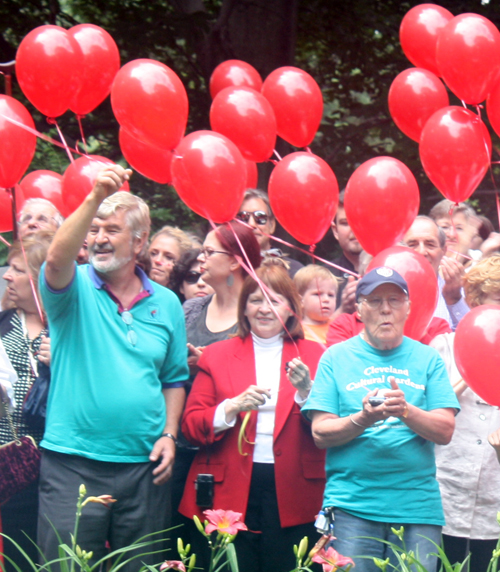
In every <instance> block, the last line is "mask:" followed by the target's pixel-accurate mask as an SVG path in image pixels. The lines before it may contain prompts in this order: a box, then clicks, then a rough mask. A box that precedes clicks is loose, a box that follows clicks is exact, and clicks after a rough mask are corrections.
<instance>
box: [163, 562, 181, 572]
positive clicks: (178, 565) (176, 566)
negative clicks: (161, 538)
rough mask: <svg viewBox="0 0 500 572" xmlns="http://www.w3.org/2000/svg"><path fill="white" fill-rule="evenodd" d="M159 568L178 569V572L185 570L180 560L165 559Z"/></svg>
mask: <svg viewBox="0 0 500 572" xmlns="http://www.w3.org/2000/svg"><path fill="white" fill-rule="evenodd" d="M161 570H178V571H179V572H186V567H185V566H184V564H183V563H182V562H181V561H180V560H165V562H164V563H163V564H162V565H161V566H160V571H161Z"/></svg>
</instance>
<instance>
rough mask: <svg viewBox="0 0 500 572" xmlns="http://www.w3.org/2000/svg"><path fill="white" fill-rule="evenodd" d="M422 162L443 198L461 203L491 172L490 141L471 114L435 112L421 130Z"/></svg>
mask: <svg viewBox="0 0 500 572" xmlns="http://www.w3.org/2000/svg"><path fill="white" fill-rule="evenodd" d="M420 160H421V161H422V166H423V168H424V171H425V172H426V173H427V176H428V177H429V179H430V180H431V181H432V182H433V183H434V185H436V187H437V188H438V189H439V190H440V191H441V192H442V193H443V195H444V196H445V197H446V198H447V199H449V200H450V201H453V202H454V203H459V202H461V201H465V200H467V199H468V198H469V197H470V196H471V195H472V193H473V192H474V190H475V189H476V187H477V186H478V185H479V183H480V182H481V181H482V179H483V177H484V175H485V174H486V172H487V170H488V167H489V164H490V160H491V138H490V135H489V133H488V130H487V128H486V126H485V124H484V123H483V122H482V121H481V120H480V119H479V117H478V116H477V115H475V114H474V113H472V111H469V110H468V109H465V108H463V107H457V106H450V107H445V108H443V109H440V110H439V111H436V113H434V115H433V116H432V117H431V118H430V119H429V121H427V123H426V124H425V127H424V128H423V130H422V136H421V138H420Z"/></svg>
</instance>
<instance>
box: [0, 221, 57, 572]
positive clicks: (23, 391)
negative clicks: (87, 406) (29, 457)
mask: <svg viewBox="0 0 500 572" xmlns="http://www.w3.org/2000/svg"><path fill="white" fill-rule="evenodd" d="M52 237H53V233H49V232H47V231H39V232H38V233H37V234H36V236H35V235H33V236H29V237H26V238H24V239H23V241H22V245H21V243H20V242H15V243H14V244H13V245H12V247H11V248H10V250H9V256H8V259H7V261H8V264H9V268H8V270H7V272H5V274H4V276H3V278H4V280H5V281H6V282H7V289H6V294H7V298H8V301H9V308H10V309H6V310H4V311H2V312H0V343H1V344H2V345H3V348H4V349H5V352H6V354H7V357H8V359H9V361H10V363H11V365H12V367H13V368H14V370H15V372H16V374H17V378H18V379H17V381H16V383H15V384H14V398H15V400H16V407H15V409H14V410H13V412H12V414H11V417H12V422H13V425H14V427H15V429H16V431H17V434H18V436H19V437H23V436H25V435H31V436H32V437H33V438H34V439H35V440H36V442H37V443H38V442H40V440H41V439H42V437H43V429H42V428H36V429H34V428H32V427H30V426H29V425H27V423H26V421H25V420H24V418H23V414H22V407H23V403H24V400H25V398H26V395H27V393H28V392H29V390H30V388H31V386H32V384H33V381H34V380H35V378H36V377H37V375H42V368H44V367H45V368H46V366H48V365H49V363H50V344H49V340H48V338H47V337H46V336H47V335H48V330H47V325H46V323H45V317H44V315H43V314H42V315H40V312H39V307H38V306H37V303H36V299H35V296H37V297H38V275H39V273H40V267H41V266H42V264H43V262H44V261H45V258H46V256H47V250H48V248H49V245H50V241H51V240H52ZM23 249H24V252H23ZM38 300H40V298H39V297H38ZM45 371H46V370H45ZM13 439H14V437H13V435H12V431H11V429H10V424H9V421H8V419H7V417H4V418H2V419H1V420H0V446H1V445H5V444H6V443H9V442H10V441H13ZM0 478H1V475H0ZM0 511H1V517H2V526H3V533H4V534H5V535H7V536H9V537H10V538H11V539H13V540H14V541H15V542H17V543H18V544H19V545H20V546H21V547H22V549H23V550H24V551H25V552H26V553H27V554H28V555H29V556H30V557H31V558H32V559H33V561H35V562H36V561H37V558H38V551H37V548H36V545H35V544H34V542H36V538H37V519H38V481H37V482H35V483H33V484H32V485H30V486H29V487H28V488H26V489H24V490H23V491H20V492H19V493H17V494H15V495H14V496H12V497H11V498H10V499H9V500H8V501H7V502H6V503H5V504H3V505H2V507H1V508H0ZM4 554H5V556H6V558H5V563H4V566H5V570H6V571H8V572H10V571H14V570H16V569H17V570H19V569H22V570H24V569H26V559H25V558H24V556H22V554H21V553H20V551H19V550H18V549H17V548H16V547H15V546H14V544H13V543H12V542H10V541H8V540H5V541H4ZM9 559H12V561H13V563H11V562H10V560H9Z"/></svg>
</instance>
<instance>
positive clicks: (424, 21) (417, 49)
mask: <svg viewBox="0 0 500 572" xmlns="http://www.w3.org/2000/svg"><path fill="white" fill-rule="evenodd" d="M452 18H453V14H452V13H451V12H449V11H448V10H446V8H442V7H441V6H436V5H435V4H419V5H418V6H415V7H414V8H412V9H411V10H409V11H408V12H407V13H406V15H405V17H404V18H403V20H402V22H401V27H400V28H399V41H400V42H401V47H402V48H403V52H404V53H405V56H406V57H407V58H408V59H409V60H410V62H411V63H412V64H413V65H414V66H417V67H418V68H424V69H426V70H429V71H431V72H432V73H434V74H436V75H440V73H439V69H438V67H437V63H436V42H437V39H438V36H439V33H440V31H441V30H442V29H443V28H444V26H446V24H447V23H448V22H449V21H450V20H451V19H452Z"/></svg>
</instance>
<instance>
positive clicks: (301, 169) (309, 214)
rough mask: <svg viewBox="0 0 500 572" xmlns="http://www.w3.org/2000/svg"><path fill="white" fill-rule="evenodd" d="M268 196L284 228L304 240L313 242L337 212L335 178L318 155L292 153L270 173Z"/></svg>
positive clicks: (320, 237) (304, 242) (324, 230)
mask: <svg viewBox="0 0 500 572" xmlns="http://www.w3.org/2000/svg"><path fill="white" fill-rule="evenodd" d="M269 200H270V202H271V208H272V210H273V213H274V214H275V216H276V218H277V219H278V220H279V222H280V224H281V225H282V226H283V227H284V228H285V230H286V231H287V232H289V233H290V234H291V235H292V236H293V237H294V238H296V239H297V240H298V241H299V242H302V243H303V244H316V243H317V242H319V241H320V240H321V239H322V238H323V236H324V235H325V233H326V231H327V230H328V229H329V228H330V225H331V223H332V220H333V217H334V216H335V213H336V212H337V206H338V203H339V186H338V183H337V178H336V177H335V174H334V172H333V171H332V169H331V168H330V167H329V165H328V164H327V163H326V162H325V161H323V159H320V157H318V156H317V155H313V154H312V153H303V152H298V153H291V154H290V155H287V156H286V157H285V158H284V159H283V160H282V161H280V162H279V163H278V164H277V165H276V167H275V168H274V169H273V172H272V173H271V177H270V179H269Z"/></svg>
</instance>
